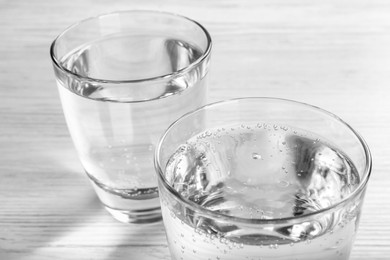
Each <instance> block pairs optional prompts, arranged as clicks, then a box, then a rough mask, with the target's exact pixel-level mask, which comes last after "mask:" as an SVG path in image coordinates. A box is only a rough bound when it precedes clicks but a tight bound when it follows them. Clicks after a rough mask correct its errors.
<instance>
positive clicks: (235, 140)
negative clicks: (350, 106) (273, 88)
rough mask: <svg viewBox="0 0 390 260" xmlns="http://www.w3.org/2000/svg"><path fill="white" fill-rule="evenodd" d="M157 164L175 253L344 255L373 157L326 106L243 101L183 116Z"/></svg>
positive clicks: (304, 258)
mask: <svg viewBox="0 0 390 260" xmlns="http://www.w3.org/2000/svg"><path fill="white" fill-rule="evenodd" d="M155 166H156V169H157V172H158V182H159V190H160V199H161V207H162V214H163V220H164V225H165V228H166V230H167V239H168V244H169V248H170V252H171V255H172V258H173V259H175V260H179V259H186V260H191V259H199V260H208V259H219V260H226V259H256V260H257V259H261V260H269V259H279V260H291V259H294V260H313V259H314V260H315V259H316V260H329V259H333V260H335V259H338V260H342V259H348V257H349V254H350V251H351V247H352V244H353V241H354V238H355V235H356V231H357V228H358V223H359V218H360V213H361V208H362V203H363V198H364V193H365V190H366V184H367V181H368V179H369V176H370V172H371V156H370V152H369V150H368V147H367V145H366V143H365V142H364V141H363V139H362V138H361V137H360V136H359V134H357V133H356V131H354V130H353V129H352V128H351V127H350V126H349V125H347V124H346V123H345V122H343V121H342V120H341V119H340V118H338V117H337V116H335V115H333V114H331V113H329V112H326V111H324V110H322V109H320V108H317V107H314V106H310V105H307V104H303V103H298V102H295V101H289V100H283V99H274V98H243V99H234V100H229V101H223V102H218V103H214V104H211V105H207V106H204V107H202V108H200V109H198V110H196V111H194V112H191V113H188V114H186V115H184V116H183V117H181V118H180V119H179V120H177V121H176V122H175V123H174V124H172V125H171V126H170V127H169V129H168V130H167V131H166V132H165V134H164V136H163V137H162V139H161V140H160V143H159V145H158V147H157V149H156V155H155Z"/></svg>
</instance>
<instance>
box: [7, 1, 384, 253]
mask: <svg viewBox="0 0 390 260" xmlns="http://www.w3.org/2000/svg"><path fill="white" fill-rule="evenodd" d="M125 9H153V10H164V11H170V12H175V13H180V14H183V15H185V16H188V17H191V18H193V19H195V20H198V21H199V22H201V23H202V24H203V25H204V26H205V27H206V28H208V30H209V31H210V33H211V35H212V37H213V41H214V49H213V54H212V65H211V71H210V81H209V87H210V94H209V97H210V101H216V100H220V99H227V98H232V97H239V96H276V97H282V98H288V99H295V100H298V101H303V102H307V103H310V104H313V105H317V106H320V107H322V108H324V109H327V110H329V111H331V112H333V113H335V114H337V115H339V116H340V117H342V118H343V119H345V120H346V121H347V122H349V123H350V124H351V125H352V126H353V127H354V128H355V129H357V130H358V131H359V132H360V133H361V134H362V135H363V136H364V137H365V139H366V141H367V142H368V144H369V145H370V147H371V151H372V155H373V160H374V166H373V173H372V177H371V179H370V182H369V186H368V191H367V195H366V201H365V206H364V211H363V215H362V219H361V224H360V229H359V232H358V237H357V240H356V242H355V246H354V249H353V252H352V255H351V259H352V260H367V259H390V192H389V191H390V173H389V169H390V145H389V143H390V138H389V137H390V2H389V1H386V0H364V1H363V0H356V1H347V0H328V1H312V0H260V1H249V0H244V1H233V0H227V1H218V0H209V1H202V2H201V1H196V0H191V1H185V2H184V1H178V0H170V1H158V0H154V1H135V0H133V1H125V0H122V1H112V2H109V1H92V0H80V1H70V0H67V1H64V0H61V1H50V0H35V1H27V0H26V1H22V0H13V1H7V0H0V39H1V40H0V97H1V101H0V259H2V260H3V259H4V260H9V259H57V260H60V259H152V260H153V259H156V260H157V259H158V260H162V259H166V260H168V259H170V256H169V251H168V248H167V243H166V240H165V234H164V228H163V226H162V224H161V223H159V224H157V225H154V226H130V225H125V224H121V223H118V222H116V221H115V220H113V219H112V218H111V216H110V215H109V214H108V213H107V212H106V211H105V210H104V209H103V208H102V207H101V206H100V204H99V202H98V200H97V198H96V196H95V194H94V192H93V190H92V188H91V186H90V184H89V182H88V180H87V178H86V176H85V175H84V173H83V170H82V167H81V165H80V163H79V161H78V159H77V157H76V154H75V150H74V148H73V146H72V143H71V139H70V137H69V134H68V131H67V128H66V125H65V120H64V117H63V115H62V110H61V107H60V101H59V98H58V93H57V89H56V86H55V81H54V75H53V72H52V67H51V61H50V57H49V46H50V44H51V41H52V40H53V39H54V37H55V36H56V35H57V34H59V33H60V32H61V31H62V30H63V29H64V28H66V27H67V26H69V25H70V24H72V23H74V22H76V21H78V20H80V19H83V18H86V17H89V16H92V15H96V14H100V13H105V12H111V11H115V10H125Z"/></svg>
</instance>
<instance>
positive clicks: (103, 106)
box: [51, 11, 211, 223]
mask: <svg viewBox="0 0 390 260" xmlns="http://www.w3.org/2000/svg"><path fill="white" fill-rule="evenodd" d="M210 52H211V38H210V35H209V34H208V32H207V31H206V29H205V28H204V27H203V26H201V25H200V24H199V23H197V22H195V21H192V20H190V19H187V18H185V17H182V16H178V15H174V14H169V13H163V12H154V11H125V12H117V13H110V14H105V15H101V16H97V17H93V18H89V19H86V20H84V21H81V22H79V23H77V24H75V25H73V26H71V27H70V28H68V29H67V30H65V31H64V32H63V33H61V34H60V35H59V36H58V37H57V38H56V39H55V40H54V42H53V44H52V46H51V58H52V61H53V67H54V72H55V76H56V80H57V85H58V89H59V94H60V98H61V102H62V106H63V111H64V114H65V118H66V122H67V125H68V128H69V131H70V134H71V137H72V139H73V142H74V145H75V147H76V150H77V152H78V155H79V158H80V160H81V163H82V165H83V167H84V169H85V172H86V173H87V175H88V177H89V178H90V180H91V182H92V184H93V187H94V188H95V190H96V193H97V195H98V196H99V198H100V200H101V202H102V203H103V204H104V206H105V207H106V208H107V210H108V211H109V212H110V213H111V214H112V215H113V216H114V217H115V218H116V219H118V220H120V221H122V222H129V223H130V222H131V223H150V222H154V221H158V220H161V209H160V205H159V199H158V190H157V179H156V174H155V171H154V167H153V152H154V147H155V145H156V143H157V141H158V138H159V137H160V136H161V134H162V133H163V131H164V130H165V129H166V128H167V127H168V126H169V124H171V123H172V122H173V121H174V119H176V118H178V117H179V116H180V115H182V114H183V113H185V112H187V111H190V110H193V109H195V108H197V107H200V106H202V105H204V104H205V100H206V78H207V72H208V67H209V60H210Z"/></svg>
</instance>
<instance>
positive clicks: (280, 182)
mask: <svg viewBox="0 0 390 260" xmlns="http://www.w3.org/2000/svg"><path fill="white" fill-rule="evenodd" d="M279 185H280V186H281V187H283V188H287V187H288V186H290V182H288V181H285V180H279Z"/></svg>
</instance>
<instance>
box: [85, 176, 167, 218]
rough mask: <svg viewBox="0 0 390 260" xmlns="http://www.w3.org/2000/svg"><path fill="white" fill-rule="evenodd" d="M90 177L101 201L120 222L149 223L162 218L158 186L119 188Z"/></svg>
mask: <svg viewBox="0 0 390 260" xmlns="http://www.w3.org/2000/svg"><path fill="white" fill-rule="evenodd" d="M89 177H90V180H91V183H92V185H93V187H94V189H95V191H96V194H97V195H98V197H99V199H100V201H101V203H102V204H103V205H104V206H105V208H106V209H107V210H108V212H110V213H111V215H112V216H113V217H114V218H115V219H117V220H119V221H120V222H123V223H140V224H141V223H143V224H147V223H154V222H158V221H161V220H162V216H161V208H160V200H159V197H158V190H157V187H156V188H148V189H137V190H133V189H129V190H125V189H120V190H119V189H113V188H111V187H108V186H106V185H104V184H102V183H100V182H98V181H97V180H96V179H94V178H93V177H92V176H89Z"/></svg>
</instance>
